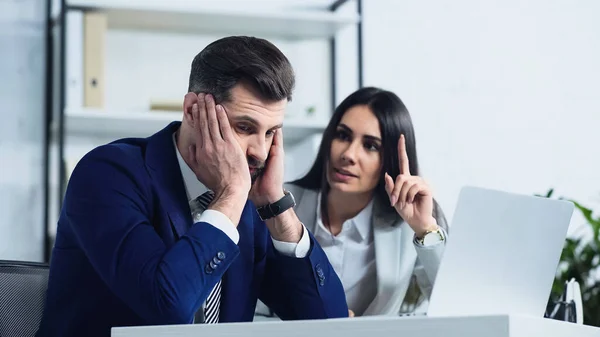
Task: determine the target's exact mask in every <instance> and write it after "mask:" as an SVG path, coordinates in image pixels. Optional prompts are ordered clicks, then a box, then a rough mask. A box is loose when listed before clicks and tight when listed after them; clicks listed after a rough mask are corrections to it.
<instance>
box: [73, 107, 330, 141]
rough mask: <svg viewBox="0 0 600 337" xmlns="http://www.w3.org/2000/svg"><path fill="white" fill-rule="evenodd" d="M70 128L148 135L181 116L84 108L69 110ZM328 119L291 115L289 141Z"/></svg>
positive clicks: (95, 132) (317, 130)
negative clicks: (296, 117)
mask: <svg viewBox="0 0 600 337" xmlns="http://www.w3.org/2000/svg"><path fill="white" fill-rule="evenodd" d="M65 118H66V129H68V130H69V134H71V135H74V136H78V137H82V136H91V137H93V136H97V137H102V138H106V137H108V138H110V137H112V138H115V139H116V138H118V137H124V136H125V135H126V136H131V137H148V136H150V135H152V134H154V133H155V132H157V131H160V130H161V129H163V128H164V127H165V126H166V125H167V124H169V123H171V122H172V121H177V120H181V113H180V112H177V111H144V112H125V111H105V110H100V109H92V108H83V109H79V110H66V113H65ZM327 122H328V121H326V120H311V119H287V120H284V126H283V127H284V135H285V142H286V143H289V144H294V143H296V142H299V141H301V140H303V139H305V138H307V137H308V136H310V135H313V134H316V133H320V132H322V131H323V130H324V128H325V126H327Z"/></svg>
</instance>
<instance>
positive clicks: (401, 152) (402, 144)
mask: <svg viewBox="0 0 600 337" xmlns="http://www.w3.org/2000/svg"><path fill="white" fill-rule="evenodd" d="M398 160H400V163H399V166H400V174H408V175H410V166H409V165H408V154H407V153H406V139H405V138H404V134H402V135H400V139H399V140H398Z"/></svg>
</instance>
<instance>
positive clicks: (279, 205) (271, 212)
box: [256, 191, 296, 221]
mask: <svg viewBox="0 0 600 337" xmlns="http://www.w3.org/2000/svg"><path fill="white" fill-rule="evenodd" d="M283 194H284V196H283V198H281V199H279V200H278V201H275V202H274V203H272V204H267V205H265V206H262V207H259V208H257V209H256V211H257V212H258V216H260V218H261V220H262V221H265V220H267V219H271V218H274V217H276V216H278V215H279V214H281V213H283V212H285V211H287V210H288V209H290V208H292V207H294V206H296V200H295V199H294V196H293V195H292V192H289V191H284V192H283Z"/></svg>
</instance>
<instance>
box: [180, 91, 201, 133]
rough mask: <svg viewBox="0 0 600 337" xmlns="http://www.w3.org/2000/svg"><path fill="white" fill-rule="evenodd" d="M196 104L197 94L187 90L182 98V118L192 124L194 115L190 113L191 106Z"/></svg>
mask: <svg viewBox="0 0 600 337" xmlns="http://www.w3.org/2000/svg"><path fill="white" fill-rule="evenodd" d="M194 104H198V95H196V94H195V93H193V92H188V93H187V94H185V97H184V98H183V120H184V121H186V122H187V123H189V124H190V125H192V126H194V116H193V115H192V106H193V105H194Z"/></svg>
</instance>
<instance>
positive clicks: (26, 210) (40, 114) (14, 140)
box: [0, 0, 46, 261]
mask: <svg viewBox="0 0 600 337" xmlns="http://www.w3.org/2000/svg"><path fill="white" fill-rule="evenodd" d="M43 4H44V2H43V1H38V0H26V1H18V2H15V1H0V79H1V80H0V102H1V104H0V119H1V120H2V123H0V259H1V260H29V261H41V260H43V257H44V256H43V249H42V248H43V242H44V235H43V234H44V233H43V215H44V208H43V206H44V193H43V192H44V190H43V185H42V182H43V177H44V171H43V169H44V156H43V154H44V147H43V145H44V137H43V135H44V114H45V103H44V85H45V78H44V77H45V54H44V41H45V32H44V23H45V15H46V13H45V10H46V8H45V7H44V6H43Z"/></svg>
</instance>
